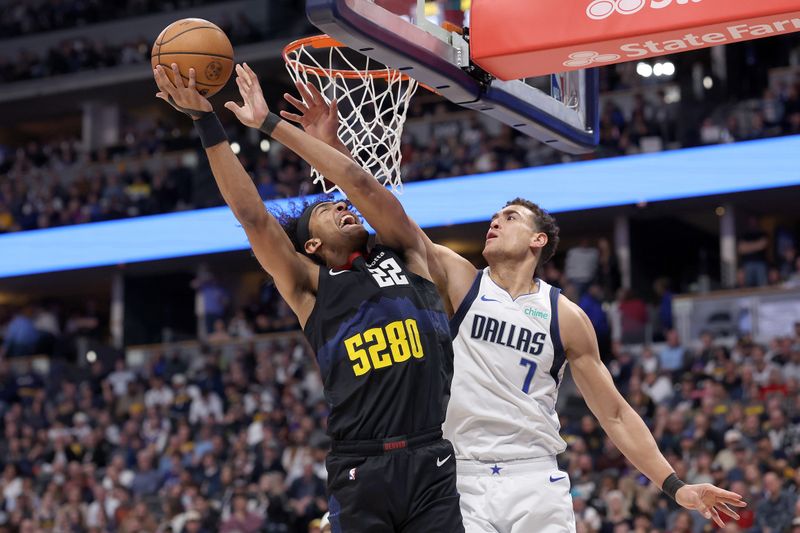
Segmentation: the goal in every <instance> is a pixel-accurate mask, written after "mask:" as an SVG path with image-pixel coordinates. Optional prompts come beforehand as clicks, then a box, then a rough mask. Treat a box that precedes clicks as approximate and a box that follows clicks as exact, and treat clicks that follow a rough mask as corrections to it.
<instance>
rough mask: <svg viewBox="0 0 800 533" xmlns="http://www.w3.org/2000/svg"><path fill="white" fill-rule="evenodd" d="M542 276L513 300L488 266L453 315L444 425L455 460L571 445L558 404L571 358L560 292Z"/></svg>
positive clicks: (524, 454)
mask: <svg viewBox="0 0 800 533" xmlns="http://www.w3.org/2000/svg"><path fill="white" fill-rule="evenodd" d="M537 282H538V286H539V289H538V291H537V292H535V293H533V294H525V295H522V296H520V297H518V298H517V299H516V300H514V299H512V298H511V295H510V294H508V293H507V292H506V291H505V290H503V289H502V288H500V287H499V286H498V285H497V284H496V283H494V281H492V279H491V278H490V277H489V269H488V268H486V269H485V270H483V271H482V272H478V276H477V277H476V279H475V282H474V283H473V284H472V287H471V288H470V290H469V292H468V293H467V295H466V297H465V298H464V302H463V303H462V304H461V306H460V307H459V308H458V310H457V311H456V314H455V315H454V316H453V319H452V320H451V321H450V331H451V334H452V335H453V352H454V354H455V364H454V367H455V370H454V373H453V384H452V386H451V389H450V390H451V396H450V403H449V405H448V408H447V418H446V419H445V422H444V426H443V428H442V429H443V431H444V436H445V438H447V439H449V440H450V441H451V442H452V443H453V446H454V448H455V451H456V458H458V459H468V460H474V461H492V462H495V461H496V462H508V461H515V460H524V459H534V458H537V457H543V456H548V455H557V454H559V453H561V452H563V451H564V450H565V449H566V447H567V444H566V443H565V442H564V440H563V439H562V438H561V436H560V435H559V430H560V428H561V426H560V424H559V422H558V415H557V414H556V411H555V406H556V398H557V397H558V386H559V384H560V383H561V378H562V376H563V375H564V368H565V362H566V357H565V354H564V348H563V346H562V344H561V337H560V334H559V330H558V305H557V302H558V295H559V294H560V292H561V291H560V290H559V289H557V288H555V287H552V286H551V285H549V284H547V283H545V282H543V281H541V280H538V279H537Z"/></svg>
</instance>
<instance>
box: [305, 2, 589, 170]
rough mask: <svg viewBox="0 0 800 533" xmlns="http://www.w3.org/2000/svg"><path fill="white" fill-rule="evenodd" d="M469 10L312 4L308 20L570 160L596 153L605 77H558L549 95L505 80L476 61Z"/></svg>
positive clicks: (438, 5)
mask: <svg viewBox="0 0 800 533" xmlns="http://www.w3.org/2000/svg"><path fill="white" fill-rule="evenodd" d="M469 7H470V2H469V0H307V3H306V12H307V14H308V17H309V19H310V20H311V22H312V23H313V24H314V25H315V26H317V28H319V29H320V31H322V32H324V33H326V34H328V35H330V36H331V37H333V38H335V39H337V40H339V41H341V42H342V43H344V44H345V45H347V46H348V47H350V48H352V49H354V50H357V51H358V52H360V53H362V54H365V55H368V56H369V57H371V58H372V59H375V60H377V61H379V62H381V63H383V64H384V65H386V66H388V67H391V68H394V69H397V70H399V71H401V72H403V73H405V74H407V75H409V76H411V77H413V78H415V79H416V80H417V81H419V82H420V83H422V84H425V85H426V86H428V87H430V88H433V89H435V90H436V92H438V93H439V94H441V95H442V96H444V97H445V98H447V99H449V100H450V101H452V102H454V103H456V104H458V105H461V106H463V107H466V108H469V109H473V110H476V111H479V112H482V113H485V114H487V115H490V116H492V117H493V118H495V119H497V120H499V121H500V122H503V123H505V124H507V125H509V126H511V127H513V128H515V129H517V130H518V131H520V132H522V133H525V134H527V135H529V136H531V137H534V138H536V139H538V140H540V141H542V142H544V143H547V144H548V145H550V146H552V147H554V148H556V149H558V150H561V151H563V152H567V153H572V154H580V153H586V152H590V151H592V150H593V149H594V148H595V147H596V146H597V143H598V109H597V93H598V83H597V72H596V71H595V70H593V69H588V70H581V71H576V72H573V73H568V74H561V75H558V74H555V73H554V76H552V78H551V80H550V83H545V84H544V85H545V87H549V88H550V90H546V91H543V90H540V89H537V88H536V87H534V86H533V85H532V84H529V83H528V82H526V80H511V81H502V80H499V79H497V78H496V77H494V76H492V75H491V73H488V72H486V71H484V70H482V69H480V68H479V67H477V66H476V65H475V64H473V63H472V62H471V60H470V42H469V39H470V36H469V29H468V28H469V24H470V10H469ZM443 26H444V27H443ZM465 27H466V30H464V31H463V34H462V28H465ZM528 81H530V80H528ZM540 81H541V80H540ZM539 85H540V86H541V83H540V84H539Z"/></svg>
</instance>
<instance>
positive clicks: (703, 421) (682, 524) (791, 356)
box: [562, 323, 800, 533]
mask: <svg viewBox="0 0 800 533" xmlns="http://www.w3.org/2000/svg"><path fill="white" fill-rule="evenodd" d="M609 369H610V370H611V372H612V375H613V377H614V381H615V383H616V385H617V387H618V388H619V389H620V391H621V392H622V393H623V395H624V396H625V398H626V399H627V400H628V402H629V403H630V404H631V405H632V407H633V408H634V410H636V412H637V413H639V415H641V416H642V418H643V419H644V420H645V422H646V423H647V424H648V426H649V427H650V429H651V430H652V432H653V434H654V436H655V438H656V441H657V442H658V445H659V448H660V449H661V451H662V452H663V453H664V454H665V455H666V457H667V459H668V460H669V462H670V463H671V464H672V466H673V467H674V468H675V470H676V472H677V474H678V475H679V476H680V477H681V478H682V479H684V480H686V481H687V482H688V483H713V484H716V485H717V486H720V487H723V488H726V489H728V490H733V491H735V492H738V493H740V494H742V495H743V496H744V499H745V501H747V503H748V507H747V508H746V509H744V510H743V511H741V512H740V519H739V520H736V521H733V520H731V519H727V520H726V521H727V522H728V524H727V526H726V527H725V529H724V531H726V532H751V533H761V532H763V533H768V532H771V533H787V532H791V533H797V532H798V531H800V502H798V495H799V494H800V469H798V466H799V465H800V395H798V385H799V384H800V374H798V369H800V323H797V324H795V326H794V331H789V332H787V334H786V335H785V336H782V337H779V338H775V339H772V340H771V341H770V342H769V343H767V344H766V345H761V344H758V343H755V342H753V341H752V339H750V338H749V337H746V336H745V337H741V338H739V339H737V340H735V341H730V340H723V339H718V338H715V337H714V336H713V335H712V334H710V333H705V334H703V335H702V337H701V339H700V340H699V341H698V342H697V343H696V344H695V343H686V342H682V341H681V340H680V339H678V338H677V334H675V333H674V332H671V333H670V335H669V336H668V339H667V342H666V343H665V344H664V345H662V346H644V347H643V348H642V349H640V350H638V351H632V350H629V349H626V348H624V347H623V346H621V345H619V344H615V345H614V348H613V358H612V359H611V361H610V362H609ZM562 428H563V430H562V431H563V433H564V434H565V436H566V439H567V440H568V442H569V443H570V447H569V449H568V451H567V452H566V453H565V454H564V456H563V458H562V460H563V464H564V465H565V467H566V468H567V469H568V471H569V473H570V478H571V481H572V493H573V501H574V507H575V514H576V519H577V521H578V531H579V532H604V533H605V532H608V533H618V532H627V531H637V532H652V531H669V532H681V533H699V532H701V531H711V530H714V529H716V527H714V526H713V525H711V524H710V523H709V522H707V521H706V520H704V519H703V518H702V517H701V516H700V515H698V514H696V513H690V512H687V511H684V510H681V509H679V508H677V507H676V506H675V504H674V503H673V502H671V501H670V500H668V499H667V498H666V497H664V496H663V495H661V494H660V493H659V491H658V489H657V488H655V487H654V486H653V485H652V484H649V483H648V482H647V480H646V479H645V478H644V477H643V476H641V474H639V473H638V472H636V471H635V470H634V469H632V468H631V466H630V465H629V464H628V462H627V461H626V460H625V459H624V457H622V455H621V454H620V452H619V451H618V450H617V449H616V448H615V447H614V445H613V444H612V443H611V442H610V441H609V439H608V437H606V436H605V435H604V434H603V432H602V430H600V429H599V427H598V425H597V423H596V421H595V420H594V419H593V418H592V417H591V416H578V415H576V416H572V417H570V416H564V417H562Z"/></svg>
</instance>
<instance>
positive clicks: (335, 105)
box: [330, 98, 339, 115]
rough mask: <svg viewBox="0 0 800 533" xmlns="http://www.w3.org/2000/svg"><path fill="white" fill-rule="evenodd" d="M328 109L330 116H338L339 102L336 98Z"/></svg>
mask: <svg viewBox="0 0 800 533" xmlns="http://www.w3.org/2000/svg"><path fill="white" fill-rule="evenodd" d="M330 109H331V110H330V113H331V114H332V115H338V114H339V102H338V101H337V100H336V98H334V99H333V100H331V108H330Z"/></svg>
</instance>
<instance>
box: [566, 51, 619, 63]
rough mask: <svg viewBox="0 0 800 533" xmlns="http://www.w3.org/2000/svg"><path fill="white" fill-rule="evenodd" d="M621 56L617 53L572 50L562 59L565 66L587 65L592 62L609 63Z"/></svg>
mask: <svg viewBox="0 0 800 533" xmlns="http://www.w3.org/2000/svg"><path fill="white" fill-rule="evenodd" d="M621 57H622V56H621V55H619V54H599V53H597V52H593V51H591V50H587V51H586V52H574V53H572V54H570V55H569V59H567V60H566V61H564V66H565V67H588V66H590V65H593V64H594V63H611V62H612V61H616V60H617V59H619V58H621Z"/></svg>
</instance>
